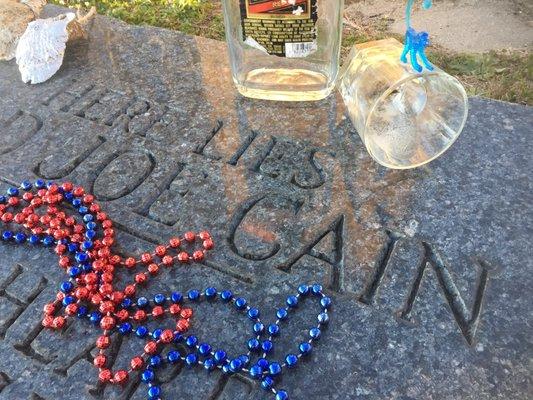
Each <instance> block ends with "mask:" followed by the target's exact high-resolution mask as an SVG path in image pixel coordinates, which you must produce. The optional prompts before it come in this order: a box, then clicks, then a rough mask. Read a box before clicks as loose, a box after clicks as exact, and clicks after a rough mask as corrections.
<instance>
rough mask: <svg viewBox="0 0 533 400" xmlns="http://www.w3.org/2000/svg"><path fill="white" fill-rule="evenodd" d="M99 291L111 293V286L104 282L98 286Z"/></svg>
mask: <svg viewBox="0 0 533 400" xmlns="http://www.w3.org/2000/svg"><path fill="white" fill-rule="evenodd" d="M99 291H100V293H102V294H104V295H106V294H111V293H112V292H113V286H111V285H110V284H109V283H104V284H103V285H101V286H100V290H99Z"/></svg>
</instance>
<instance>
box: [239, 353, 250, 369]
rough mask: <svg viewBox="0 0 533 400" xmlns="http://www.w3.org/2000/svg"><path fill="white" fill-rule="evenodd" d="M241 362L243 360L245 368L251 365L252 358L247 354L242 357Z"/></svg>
mask: <svg viewBox="0 0 533 400" xmlns="http://www.w3.org/2000/svg"><path fill="white" fill-rule="evenodd" d="M239 360H241V362H242V366H243V367H246V366H248V364H250V357H248V356H247V355H246V354H243V355H240V356H239Z"/></svg>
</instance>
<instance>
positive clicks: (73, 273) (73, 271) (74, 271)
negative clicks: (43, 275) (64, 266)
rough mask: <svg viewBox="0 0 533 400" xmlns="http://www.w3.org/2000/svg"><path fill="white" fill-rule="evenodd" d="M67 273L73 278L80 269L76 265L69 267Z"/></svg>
mask: <svg viewBox="0 0 533 400" xmlns="http://www.w3.org/2000/svg"><path fill="white" fill-rule="evenodd" d="M68 274H69V276H70V277H71V278H75V277H77V276H78V275H79V274H80V269H79V268H78V267H70V268H69V270H68Z"/></svg>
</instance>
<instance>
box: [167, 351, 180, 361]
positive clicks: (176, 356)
mask: <svg viewBox="0 0 533 400" xmlns="http://www.w3.org/2000/svg"><path fill="white" fill-rule="evenodd" d="M167 360H168V362H169V363H171V364H174V363H175V362H178V361H179V360H180V353H179V352H177V351H176V350H172V351H169V352H168V354H167Z"/></svg>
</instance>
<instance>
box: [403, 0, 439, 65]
mask: <svg viewBox="0 0 533 400" xmlns="http://www.w3.org/2000/svg"><path fill="white" fill-rule="evenodd" d="M414 2H415V0H408V1H407V8H406V17H405V20H406V22H407V32H406V33H405V46H404V49H403V53H402V56H401V58H400V59H401V61H402V62H404V63H407V55H408V54H409V58H410V60H411V65H412V66H413V68H414V69H415V70H416V71H417V72H422V70H423V67H422V66H421V65H420V64H419V63H418V58H420V60H421V61H422V64H424V67H426V68H427V69H428V70H430V71H433V65H431V63H430V62H429V60H428V59H427V57H426V53H425V51H426V47H427V46H428V45H429V34H428V33H427V32H417V31H415V30H414V29H413V28H412V27H411V13H412V11H413V4H414ZM431 6H432V0H424V3H423V5H422V7H423V8H424V9H425V10H427V9H429V8H431Z"/></svg>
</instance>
